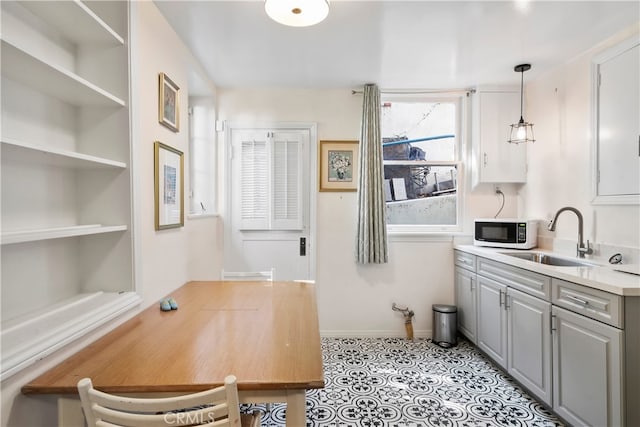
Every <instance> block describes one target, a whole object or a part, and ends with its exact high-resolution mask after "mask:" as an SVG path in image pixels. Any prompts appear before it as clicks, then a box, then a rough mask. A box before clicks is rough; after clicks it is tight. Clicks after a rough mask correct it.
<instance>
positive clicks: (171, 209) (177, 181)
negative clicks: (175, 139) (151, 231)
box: [154, 141, 184, 230]
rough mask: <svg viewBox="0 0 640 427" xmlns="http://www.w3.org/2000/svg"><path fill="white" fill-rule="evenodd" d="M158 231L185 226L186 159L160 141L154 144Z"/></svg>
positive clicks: (180, 152) (180, 153)
mask: <svg viewBox="0 0 640 427" xmlns="http://www.w3.org/2000/svg"><path fill="white" fill-rule="evenodd" d="M154 158H155V168H154V169H155V223H156V230H163V229H165V228H173V227H182V226H183V225H184V157H183V155H182V151H178V150H176V149H175V148H172V147H169V146H168V145H165V144H163V143H161V142H159V141H156V142H155V144H154Z"/></svg>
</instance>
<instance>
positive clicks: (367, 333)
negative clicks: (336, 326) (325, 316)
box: [320, 329, 432, 338]
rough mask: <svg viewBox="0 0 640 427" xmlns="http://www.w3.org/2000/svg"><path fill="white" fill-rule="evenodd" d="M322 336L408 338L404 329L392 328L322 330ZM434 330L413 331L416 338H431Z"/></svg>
mask: <svg viewBox="0 0 640 427" xmlns="http://www.w3.org/2000/svg"><path fill="white" fill-rule="evenodd" d="M320 336H321V337H323V338H406V337H407V336H406V334H405V333H404V332H402V331H390V330H362V331H357V330H356V331H352V330H350V331H344V330H328V329H325V330H320ZM431 336H432V331H431V330H430V329H422V330H417V331H413V337H414V338H431Z"/></svg>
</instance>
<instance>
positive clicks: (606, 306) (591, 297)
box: [552, 279, 624, 329]
mask: <svg viewBox="0 0 640 427" xmlns="http://www.w3.org/2000/svg"><path fill="white" fill-rule="evenodd" d="M552 283H553V285H552V288H553V303H554V304H556V305H558V306H560V307H564V308H566V309H569V310H571V311H574V312H576V313H580V314H582V315H584V316H587V317H590V318H592V319H595V320H599V321H601V322H604V323H606V324H608V325H611V326H615V327H617V328H621V329H622V328H623V326H624V325H623V323H624V322H623V319H624V313H623V304H622V297H621V296H620V295H614V294H610V293H609V292H604V291H600V290H598V289H592V288H589V287H588V286H582V285H578V284H577V283H571V282H567V281H564V280H560V279H553V281H552Z"/></svg>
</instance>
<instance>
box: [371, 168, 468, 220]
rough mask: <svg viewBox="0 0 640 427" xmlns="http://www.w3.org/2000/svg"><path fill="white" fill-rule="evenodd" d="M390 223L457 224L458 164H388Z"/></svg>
mask: <svg viewBox="0 0 640 427" xmlns="http://www.w3.org/2000/svg"><path fill="white" fill-rule="evenodd" d="M384 172H385V190H386V196H387V223H388V224H412V225H417V224H422V225H456V218H457V203H458V200H457V170H456V167H455V166H410V165H406V166H385V167H384Z"/></svg>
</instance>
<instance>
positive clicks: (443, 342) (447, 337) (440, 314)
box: [431, 304, 458, 348]
mask: <svg viewBox="0 0 640 427" xmlns="http://www.w3.org/2000/svg"><path fill="white" fill-rule="evenodd" d="M431 307H432V308H433V342H434V343H436V344H438V345H439V346H440V347H445V348H448V347H453V346H455V345H456V344H458V340H457V338H456V332H457V329H458V308H457V307H456V306H455V305H446V304H433V305H432V306H431Z"/></svg>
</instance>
